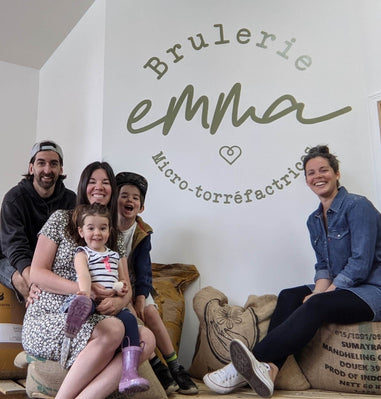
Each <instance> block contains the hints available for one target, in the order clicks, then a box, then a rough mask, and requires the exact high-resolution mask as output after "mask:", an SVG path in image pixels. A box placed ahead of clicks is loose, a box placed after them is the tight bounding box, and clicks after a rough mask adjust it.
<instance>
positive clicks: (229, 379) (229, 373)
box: [203, 363, 247, 394]
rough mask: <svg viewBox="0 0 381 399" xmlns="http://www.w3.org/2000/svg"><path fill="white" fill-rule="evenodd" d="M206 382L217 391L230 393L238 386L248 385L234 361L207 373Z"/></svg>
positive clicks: (204, 378)
mask: <svg viewBox="0 0 381 399" xmlns="http://www.w3.org/2000/svg"><path fill="white" fill-rule="evenodd" d="M203 381H204V384H205V385H206V386H207V387H208V388H209V389H211V390H212V391H214V392H216V393H221V394H225V393H230V392H232V391H234V390H235V389H237V388H241V387H244V386H245V385H247V382H246V380H245V379H244V378H243V377H242V376H241V375H240V374H239V373H238V372H237V370H236V369H235V368H234V366H233V364H232V363H228V364H227V365H226V366H225V367H223V368H222V369H219V370H216V371H214V372H212V373H208V374H205V375H204V377H203Z"/></svg>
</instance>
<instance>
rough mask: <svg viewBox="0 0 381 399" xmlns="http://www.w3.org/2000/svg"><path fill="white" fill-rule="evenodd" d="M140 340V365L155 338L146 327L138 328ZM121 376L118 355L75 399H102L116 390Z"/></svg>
mask: <svg viewBox="0 0 381 399" xmlns="http://www.w3.org/2000/svg"><path fill="white" fill-rule="evenodd" d="M139 335H140V340H141V341H144V343H145V346H144V350H143V352H142V354H141V356H140V363H142V362H143V361H145V360H147V359H148V357H149V356H150V355H151V353H152V351H153V350H154V349H155V346H156V342H155V337H154V335H153V334H152V332H151V331H150V330H148V328H146V327H139ZM121 375H122V355H121V353H118V354H117V355H116V356H115V357H114V358H113V359H112V360H111V362H110V363H109V364H108V365H107V366H106V367H105V368H104V369H103V370H102V371H101V372H100V373H99V374H98V375H97V377H95V378H94V379H93V380H92V381H91V382H90V384H89V385H87V387H85V388H84V389H83V391H82V392H81V393H80V394H79V395H78V396H77V399H88V398H91V399H104V398H106V397H107V396H108V395H111V394H112V393H113V392H114V391H115V390H117V389H118V386H119V380H120V378H121Z"/></svg>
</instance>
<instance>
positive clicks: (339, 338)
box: [297, 322, 381, 395]
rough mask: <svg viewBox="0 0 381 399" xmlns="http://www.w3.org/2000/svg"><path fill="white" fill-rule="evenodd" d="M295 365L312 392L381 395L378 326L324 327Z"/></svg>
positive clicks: (380, 355) (380, 338)
mask: <svg viewBox="0 0 381 399" xmlns="http://www.w3.org/2000/svg"><path fill="white" fill-rule="evenodd" d="M297 360H298V363H299V366H300V367H301V369H302V371H303V373H304V375H305V376H306V377H307V379H308V381H309V383H310V384H311V387H312V388H317V389H327V390H332V391H340V392H353V393H355V392H357V393H371V394H378V395H379V394H381V322H379V323H376V322H364V323H359V324H351V325H339V324H327V325H324V326H322V327H321V328H320V329H319V330H318V331H317V333H316V334H315V336H314V338H313V339H312V340H311V341H310V342H309V343H308V344H307V346H306V347H305V348H304V349H303V351H302V352H301V354H300V356H299V357H298V359H297Z"/></svg>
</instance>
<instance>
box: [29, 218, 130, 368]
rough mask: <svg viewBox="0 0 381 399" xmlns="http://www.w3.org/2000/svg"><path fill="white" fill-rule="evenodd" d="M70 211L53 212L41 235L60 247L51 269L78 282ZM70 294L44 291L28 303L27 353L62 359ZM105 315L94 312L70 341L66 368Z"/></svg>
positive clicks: (75, 244)
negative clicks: (68, 231) (68, 229)
mask: <svg viewBox="0 0 381 399" xmlns="http://www.w3.org/2000/svg"><path fill="white" fill-rule="evenodd" d="M71 214H72V212H71V211H67V210H58V211H56V212H54V213H53V214H52V215H51V216H50V218H49V219H48V221H47V222H46V223H45V225H44V226H43V228H42V229H41V231H40V234H43V235H44V236H46V237H48V238H49V239H51V240H52V241H54V242H55V243H56V244H57V246H58V247H57V252H56V256H55V258H54V262H53V266H52V271H53V272H54V273H56V274H58V275H59V276H61V277H64V278H66V279H68V280H72V281H76V278H77V276H76V272H75V268H74V254H75V251H76V248H77V246H78V244H77V243H76V242H75V241H74V240H73V239H72V238H70V237H68V236H67V235H66V233H65V230H66V227H67V225H68V223H69V220H70V217H71ZM122 256H123V255H122ZM67 297H68V295H61V294H53V293H51V292H46V291H42V293H41V295H40V298H39V300H37V301H35V302H34V303H33V304H32V305H29V306H28V308H27V311H26V314H25V318H24V322H23V329H22V345H23V347H24V350H25V351H26V352H27V353H29V354H31V355H34V356H38V357H42V358H45V359H49V360H56V361H59V360H60V358H61V347H62V343H63V340H64V336H65V335H64V326H65V320H66V317H67V313H63V312H62V310H61V307H62V304H63V303H64V302H65V300H66V298H67ZM106 317H109V316H104V315H100V314H97V313H95V314H93V315H91V316H90V317H89V318H88V320H87V321H86V322H85V323H84V324H83V326H82V328H81V330H80V331H79V333H78V335H77V336H76V337H75V338H73V339H72V340H71V345H70V352H69V356H68V359H67V362H66V367H67V368H69V367H70V366H71V365H72V364H73V362H74V360H75V359H76V357H77V356H78V354H79V353H80V352H81V351H82V349H84V348H85V346H86V345H87V342H88V340H89V339H90V336H91V334H92V332H93V330H94V327H95V326H96V325H97V323H99V322H100V321H101V320H103V319H104V318H106Z"/></svg>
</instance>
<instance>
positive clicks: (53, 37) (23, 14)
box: [0, 0, 95, 69]
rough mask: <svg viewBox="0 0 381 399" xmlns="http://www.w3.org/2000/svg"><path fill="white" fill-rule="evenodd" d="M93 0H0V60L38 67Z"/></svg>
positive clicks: (39, 67) (48, 56)
mask: <svg viewBox="0 0 381 399" xmlns="http://www.w3.org/2000/svg"><path fill="white" fill-rule="evenodd" d="M94 1H95V0H0V61H4V62H8V63H11V64H17V65H22V66H26V67H30V68H36V69H41V67H42V66H43V65H44V64H45V62H46V61H47V60H48V59H49V58H50V56H51V55H52V54H53V53H54V51H55V50H56V48H57V47H58V46H59V45H60V44H61V43H62V42H63V40H64V39H65V38H66V36H67V35H68V34H69V33H70V31H71V30H72V29H73V28H74V26H75V25H76V24H77V23H78V22H79V20H80V19H81V18H82V17H83V15H84V14H85V13H86V11H87V10H88V9H89V8H90V6H91V5H92V4H93V3H94Z"/></svg>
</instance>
